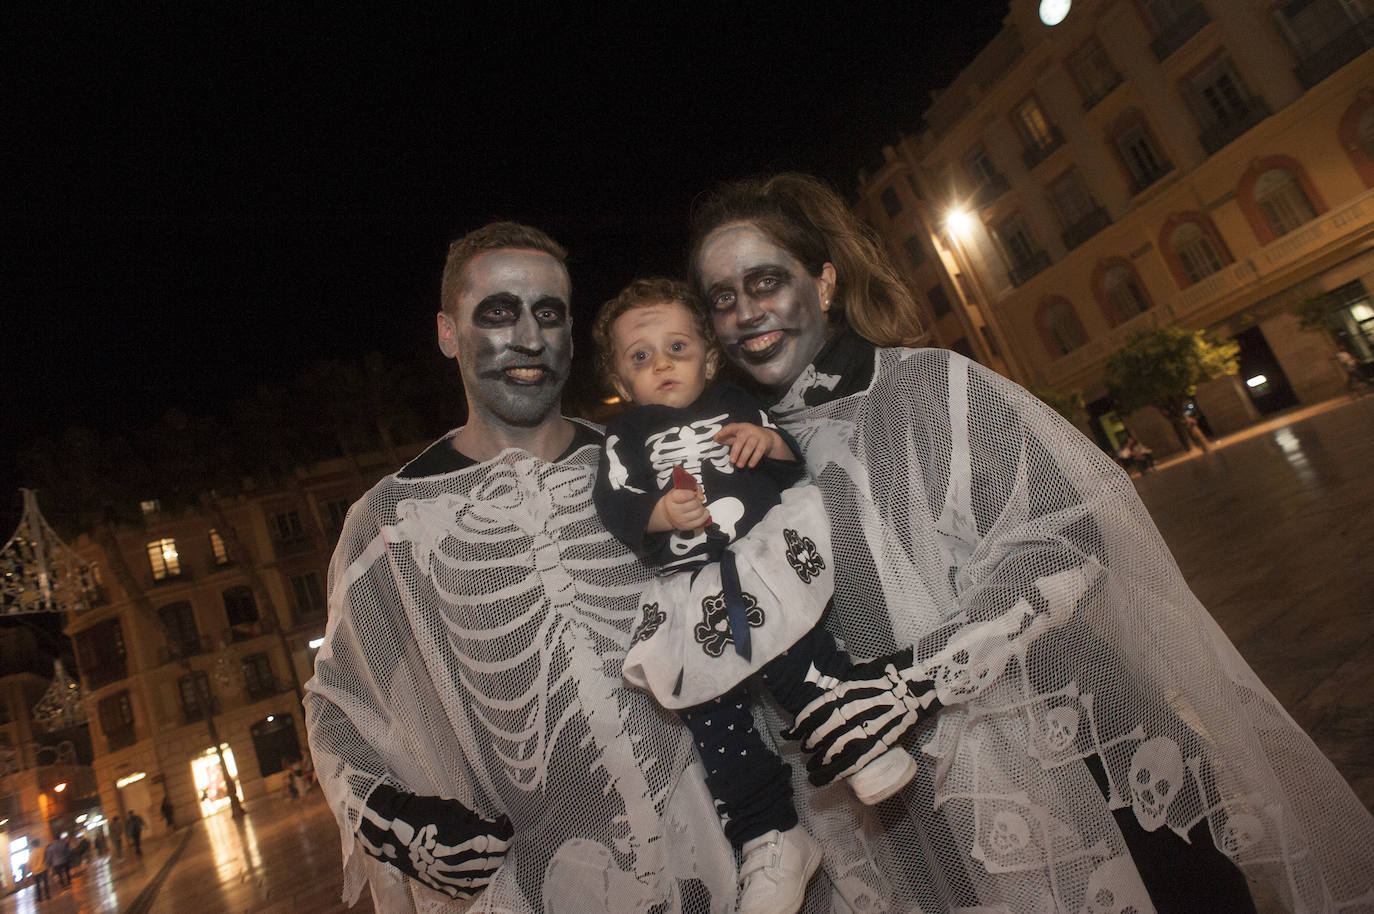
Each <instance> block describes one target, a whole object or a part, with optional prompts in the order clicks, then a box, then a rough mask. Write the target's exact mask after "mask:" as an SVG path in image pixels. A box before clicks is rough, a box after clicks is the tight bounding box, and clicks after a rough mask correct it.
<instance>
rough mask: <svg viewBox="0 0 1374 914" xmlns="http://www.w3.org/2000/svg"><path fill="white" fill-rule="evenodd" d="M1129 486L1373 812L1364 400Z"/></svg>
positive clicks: (1282, 424)
mask: <svg viewBox="0 0 1374 914" xmlns="http://www.w3.org/2000/svg"><path fill="white" fill-rule="evenodd" d="M1326 407H1327V408H1325V409H1315V410H1314V409H1309V410H1305V411H1304V412H1303V413H1300V414H1297V415H1295V416H1291V417H1289V418H1287V419H1280V420H1273V421H1271V422H1269V423H1266V425H1265V426H1262V427H1260V428H1257V429H1251V430H1248V431H1247V432H1246V433H1245V434H1243V435H1241V436H1236V438H1234V439H1231V440H1230V441H1226V440H1223V441H1222V442H1221V444H1222V446H1221V447H1219V448H1218V449H1217V450H1216V451H1215V452H1214V453H1213V454H1211V455H1209V456H1195V457H1192V458H1191V459H1188V460H1182V461H1175V462H1172V463H1171V464H1170V465H1167V466H1165V467H1163V468H1161V469H1160V470H1158V471H1156V472H1154V473H1151V474H1149V475H1148V476H1144V477H1140V478H1138V479H1137V480H1136V488H1137V490H1138V491H1139V492H1140V496H1141V498H1142V499H1143V500H1144V501H1145V504H1146V505H1147V506H1148V507H1149V508H1150V513H1151V514H1152V515H1153V516H1154V518H1155V523H1156V524H1158V526H1159V529H1160V532H1161V533H1163V534H1164V538H1165V540H1166V541H1167V542H1168V543H1169V547H1170V549H1172V550H1173V553H1174V557H1175V559H1176V560H1177V561H1178V564H1179V567H1180V568H1181V569H1182V570H1183V573H1184V576H1185V577H1186V578H1187V579H1188V583H1189V584H1190V585H1191V586H1192V588H1193V592H1194V593H1196V594H1197V595H1198V597H1199V599H1201V600H1202V603H1203V605H1204V606H1206V607H1207V608H1208V610H1209V611H1210V612H1211V613H1212V615H1213V616H1214V617H1215V618H1216V620H1217V622H1218V623H1219V624H1220V625H1221V627H1222V628H1223V629H1224V630H1225V631H1226V633H1227V634H1228V635H1230V636H1231V639H1232V640H1233V641H1234V642H1235V643H1236V647H1237V648H1239V649H1240V652H1241V654H1242V655H1244V657H1245V659H1246V660H1247V661H1249V663H1250V665H1251V666H1252V667H1253V668H1254V670H1255V672H1256V673H1258V674H1259V676H1260V678H1261V679H1262V680H1264V683H1265V684H1266V685H1267V686H1268V687H1269V688H1270V690H1271V691H1273V693H1274V694H1275V695H1276V696H1277V697H1278V699H1279V700H1280V701H1281V702H1283V704H1284V706H1285V707H1286V708H1287V709H1288V711H1289V712H1290V713H1291V714H1292V715H1293V717H1294V718H1295V719H1296V720H1297V721H1298V723H1299V724H1301V725H1302V726H1303V728H1304V729H1306V730H1307V732H1308V733H1309V734H1311V735H1312V738H1313V739H1314V740H1315V741H1316V742H1317V745H1319V746H1320V747H1321V748H1322V751H1324V752H1325V753H1326V754H1327V755H1328V756H1329V757H1330V758H1331V760H1332V761H1333V762H1335V764H1336V767H1337V768H1338V769H1340V771H1341V773H1342V774H1344V775H1345V777H1346V779H1347V780H1349V781H1350V783H1351V786H1352V787H1354V788H1355V792H1356V793H1357V794H1358V795H1359V796H1360V799H1361V800H1363V801H1364V803H1365V805H1366V806H1370V807H1374V397H1365V398H1363V399H1361V400H1358V401H1354V402H1351V401H1341V402H1339V403H1336V404H1327V405H1326Z"/></svg>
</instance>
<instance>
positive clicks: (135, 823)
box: [124, 809, 144, 857]
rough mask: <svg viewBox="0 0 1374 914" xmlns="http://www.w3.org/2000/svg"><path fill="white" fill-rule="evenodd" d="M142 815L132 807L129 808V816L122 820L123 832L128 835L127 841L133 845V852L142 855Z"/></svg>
mask: <svg viewBox="0 0 1374 914" xmlns="http://www.w3.org/2000/svg"><path fill="white" fill-rule="evenodd" d="M143 826H144V822H143V817H142V816H140V815H139V814H138V813H136V812H134V811H133V810H132V809H131V810H129V818H128V819H126V820H125V821H124V834H126V835H128V836H129V843H131V844H132V845H133V846H134V853H135V854H137V855H138V856H140V857H142V856H143Z"/></svg>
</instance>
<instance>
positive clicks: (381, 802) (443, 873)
mask: <svg viewBox="0 0 1374 914" xmlns="http://www.w3.org/2000/svg"><path fill="white" fill-rule="evenodd" d="M514 835H515V829H514V827H513V826H512V825H511V822H510V819H508V818H506V817H505V816H498V817H497V818H496V819H484V818H482V817H481V816H479V815H477V813H475V812H473V811H472V810H470V809H468V808H467V807H466V806H464V805H463V804H462V803H459V802H458V801H457V800H446V799H443V798H442V797H417V796H415V795H414V794H413V793H401V792H400V791H399V790H396V789H394V788H392V787H388V786H387V785H385V784H381V785H378V787H377V788H376V789H375V790H373V791H372V794H371V795H370V796H368V798H367V803H366V805H365V806H364V807H363V818H362V821H361V822H359V823H358V838H359V839H360V840H361V842H362V846H363V850H364V851H366V852H367V853H368V854H370V855H372V856H373V857H376V858H377V859H378V860H381V861H383V862H384V863H389V864H391V865H392V866H394V867H396V868H397V869H398V870H400V871H401V872H403V873H405V874H406V875H407V876H409V877H411V878H412V879H416V880H419V881H420V882H423V883H424V884H425V885H427V886H429V887H430V888H432V889H435V890H436V891H440V892H443V893H444V894H445V895H447V896H449V897H450V898H471V897H472V896H473V895H476V894H477V893H478V892H480V891H482V889H484V888H486V886H487V883H489V882H490V881H491V877H492V876H494V875H495V874H496V870H497V869H498V868H499V867H500V866H501V861H502V859H503V858H504V857H505V856H506V849H507V848H509V847H510V842H511V838H512V837H514Z"/></svg>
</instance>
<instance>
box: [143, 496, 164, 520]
mask: <svg viewBox="0 0 1374 914" xmlns="http://www.w3.org/2000/svg"><path fill="white" fill-rule="evenodd" d="M138 509H139V511H141V512H143V516H144V517H147V516H148V515H149V514H156V513H157V512H159V511H161V510H162V502H160V501H158V500H157V499H156V498H149V499H147V500H146V501H141V502H139V503H138Z"/></svg>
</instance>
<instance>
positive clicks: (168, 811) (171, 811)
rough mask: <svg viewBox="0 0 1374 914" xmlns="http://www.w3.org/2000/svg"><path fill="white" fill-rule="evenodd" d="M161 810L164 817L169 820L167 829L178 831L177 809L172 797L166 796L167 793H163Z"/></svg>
mask: <svg viewBox="0 0 1374 914" xmlns="http://www.w3.org/2000/svg"><path fill="white" fill-rule="evenodd" d="M159 811H160V812H161V813H162V818H164V819H166V820H167V830H168V831H176V828H177V823H176V809H175V808H174V807H173V806H172V798H171V797H169V796H166V795H165V794H164V795H163V797H162V806H161V807H160V809H159Z"/></svg>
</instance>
